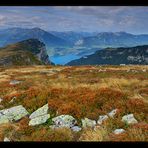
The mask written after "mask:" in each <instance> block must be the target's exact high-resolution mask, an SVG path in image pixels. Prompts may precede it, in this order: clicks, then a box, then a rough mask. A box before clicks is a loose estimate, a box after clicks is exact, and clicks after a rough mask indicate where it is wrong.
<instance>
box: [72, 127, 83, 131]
mask: <svg viewBox="0 0 148 148" xmlns="http://www.w3.org/2000/svg"><path fill="white" fill-rule="evenodd" d="M71 129H72V130H73V131H74V132H79V131H81V130H82V128H81V127H79V126H73V127H72V128H71Z"/></svg>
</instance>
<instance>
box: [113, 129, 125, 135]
mask: <svg viewBox="0 0 148 148" xmlns="http://www.w3.org/2000/svg"><path fill="white" fill-rule="evenodd" d="M124 132H125V130H124V129H122V128H121V129H116V130H114V131H113V133H114V134H121V133H124Z"/></svg>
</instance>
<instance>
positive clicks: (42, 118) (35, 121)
mask: <svg viewBox="0 0 148 148" xmlns="http://www.w3.org/2000/svg"><path fill="white" fill-rule="evenodd" d="M49 118H50V115H49V114H47V115H42V116H38V117H36V118H33V119H31V120H30V121H29V126H35V125H39V124H43V123H45V122H46V121H47V120H48V119H49Z"/></svg>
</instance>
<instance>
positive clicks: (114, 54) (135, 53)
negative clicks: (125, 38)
mask: <svg viewBox="0 0 148 148" xmlns="http://www.w3.org/2000/svg"><path fill="white" fill-rule="evenodd" d="M104 64H105V65H119V64H140V65H147V64H148V45H143V46H136V47H120V48H106V49H102V50H99V51H96V52H95V53H94V54H92V55H89V56H85V57H82V58H80V59H77V60H73V61H71V62H69V63H67V64H66V65H70V66H74V65H104Z"/></svg>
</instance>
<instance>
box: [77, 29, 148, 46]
mask: <svg viewBox="0 0 148 148" xmlns="http://www.w3.org/2000/svg"><path fill="white" fill-rule="evenodd" d="M147 44H148V35H133V34H130V33H126V32H115V33H113V32H102V33H99V34H97V35H96V36H91V37H85V38H83V39H82V40H79V41H78V42H77V45H79V46H85V47H87V46H89V47H93V46H97V47H100V48H101V47H104V48H107V47H133V46H138V45H147Z"/></svg>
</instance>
